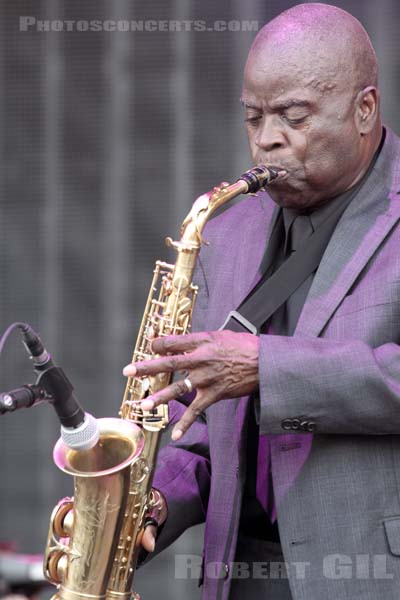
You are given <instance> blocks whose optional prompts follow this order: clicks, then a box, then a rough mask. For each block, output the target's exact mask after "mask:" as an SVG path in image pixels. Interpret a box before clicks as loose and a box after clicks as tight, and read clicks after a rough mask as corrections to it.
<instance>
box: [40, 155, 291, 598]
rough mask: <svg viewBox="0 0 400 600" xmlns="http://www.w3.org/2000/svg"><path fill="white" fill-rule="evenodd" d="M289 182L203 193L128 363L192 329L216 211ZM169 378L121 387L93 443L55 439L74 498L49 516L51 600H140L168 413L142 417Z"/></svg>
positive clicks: (265, 171)
mask: <svg viewBox="0 0 400 600" xmlns="http://www.w3.org/2000/svg"><path fill="white" fill-rule="evenodd" d="M285 174H286V172H285V171H283V170H282V169H278V168H276V167H266V166H264V165H260V166H257V167H254V168H253V169H250V170H249V171H246V173H244V174H243V175H242V176H241V177H240V178H239V179H238V180H237V181H236V182H235V183H233V184H228V183H225V182H224V183H222V184H220V185H219V186H218V187H215V188H213V189H212V190H211V191H209V192H207V193H205V194H203V195H202V196H200V197H199V198H197V200H196V201H195V202H194V204H193V207H192V209H191V211H190V212H189V214H188V215H187V217H186V218H185V220H184V221H183V224H182V227H181V237H180V240H179V241H173V240H172V239H171V238H167V240H166V243H167V245H169V246H171V247H173V248H174V249H175V251H176V253H177V257H176V262H175V264H168V263H165V262H162V261H157V262H156V266H155V269H154V276H153V281H152V283H151V288H150V293H149V296H148V299H147V302H146V306H145V311H144V316H143V319H142V323H141V326H140V329H139V334H138V338H137V342H136V346H135V350H134V353H133V357H132V362H137V361H142V360H151V359H153V358H155V357H156V355H155V354H154V353H153V352H152V349H151V343H152V340H154V338H156V337H158V336H165V335H180V334H185V333H188V332H189V330H190V325H191V319H192V313H193V307H194V304H195V299H196V295H197V290H198V288H197V286H196V285H195V284H194V283H193V281H192V279H193V273H194V268H195V264H196V260H197V257H198V254H199V251H200V248H201V245H202V243H203V239H202V231H203V228H204V226H205V224H206V223H207V221H208V219H209V218H210V217H211V215H212V214H213V213H214V211H215V210H217V209H218V208H219V207H220V206H222V205H223V204H225V203H226V202H228V201H229V200H231V199H233V198H235V197H236V196H238V195H239V194H247V193H256V192H257V191H258V190H260V189H261V188H262V187H264V186H266V185H269V184H270V183H271V182H273V181H274V180H278V179H280V178H282V177H283V176H284V175H285ZM170 379H171V375H170V374H169V373H164V374H158V375H156V376H154V377H134V378H133V377H130V378H128V381H127V385H126V389H125V394H124V397H123V400H122V405H121V408H120V412H119V416H120V418H119V419H118V418H115V419H99V421H98V423H99V430H100V439H99V441H98V443H97V445H96V446H95V447H94V448H91V449H90V450H81V451H77V450H74V449H71V448H69V447H68V446H66V444H65V443H64V442H63V441H62V439H60V440H59V441H58V442H57V444H56V446H55V448H54V453H53V456H54V461H55V463H56V465H57V466H58V467H59V468H60V469H61V470H63V471H65V472H66V473H68V474H70V475H73V477H74V497H73V498H64V499H62V500H61V501H60V502H59V503H58V505H57V506H56V507H55V509H54V511H53V514H52V516H51V521H50V528H49V533H48V538H47V545H46V549H45V557H44V573H45V576H46V578H47V579H48V581H50V582H51V583H53V584H54V585H56V586H57V591H56V593H55V595H54V596H53V599H54V600H103V599H104V600H131V599H132V600H138V599H139V598H140V596H139V595H138V594H137V593H135V592H133V591H132V586H133V578H134V573H135V569H136V565H137V561H138V555H139V551H140V547H141V538H142V535H143V531H144V520H145V517H146V514H148V513H149V511H151V510H154V508H156V505H157V502H158V501H159V494H157V491H156V490H152V488H151V485H152V478H153V473H154V468H155V464H156V459H157V453H158V449H159V444H160V437H161V436H160V434H161V432H162V430H163V429H164V428H165V427H166V425H167V424H168V406H167V405H160V406H157V407H156V408H154V409H153V410H151V411H145V410H143V409H142V408H141V401H142V400H143V399H144V398H146V396H148V395H150V394H153V393H155V392H156V391H158V390H160V389H162V388H164V387H166V386H167V385H168V384H169V382H170Z"/></svg>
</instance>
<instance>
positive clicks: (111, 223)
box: [0, 0, 400, 600]
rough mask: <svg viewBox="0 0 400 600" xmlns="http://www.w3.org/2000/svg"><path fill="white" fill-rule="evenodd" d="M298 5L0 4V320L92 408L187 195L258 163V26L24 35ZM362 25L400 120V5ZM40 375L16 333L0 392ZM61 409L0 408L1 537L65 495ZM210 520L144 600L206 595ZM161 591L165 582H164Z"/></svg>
mask: <svg viewBox="0 0 400 600" xmlns="http://www.w3.org/2000/svg"><path fill="white" fill-rule="evenodd" d="M294 4H295V2H284V1H279V2H277V1H268V0H263V1H261V0H246V1H244V0H242V1H241V2H240V1H239V0H221V1H219V2H211V1H209V2H207V3H206V2H201V3H200V2H195V0H186V1H184V0H175V1H172V0H170V1H165V0H153V1H152V2H149V1H148V2H145V1H143V0H140V1H129V0H112V1H111V0H108V1H107V0H98V1H94V0H86V1H85V2H80V1H76V0H68V1H66V2H62V1H61V0H47V1H46V0H38V1H36V2H33V1H18V0H12V1H11V0H6V1H4V0H2V1H1V3H0V27H1V36H0V43H1V46H2V48H1V53H0V69H1V71H0V78H1V88H0V127H1V138H0V139H1V161H0V169H1V176H0V182H1V183H0V185H1V203H0V285H1V294H0V328H1V329H2V330H3V329H5V328H6V326H7V325H8V324H9V323H11V322H12V321H15V320H24V321H28V322H29V323H31V324H32V325H33V326H34V327H35V328H36V329H37V330H38V331H39V332H40V333H41V335H42V337H43V339H44V341H45V343H46V345H47V347H48V348H49V349H50V350H51V352H52V353H53V356H54V358H55V359H56V361H57V362H58V363H59V364H60V365H62V366H63V368H64V369H65V371H66V372H67V373H68V375H69V377H70V379H71V380H72V381H73V383H74V385H75V389H76V393H77V395H78V397H79V398H80V399H81V401H82V403H84V405H85V407H86V408H87V410H89V411H91V412H93V413H95V414H96V415H97V416H99V417H100V416H114V415H116V413H117V410H118V407H119V404H120V401H121V398H122V393H123V387H124V381H123V377H122V375H121V369H122V366H123V365H124V364H126V363H127V362H129V359H130V356H131V354H132V349H133V346H134V342H135V338H136V331H137V327H138V324H139V321H140V319H141V316H142V313H143V309H144V302H145V298H146V296H147V292H148V287H149V284H150V279H151V272H152V269H153V263H154V260H155V259H157V258H160V259H163V260H165V259H166V258H167V257H168V253H167V251H166V249H165V247H164V242H163V240H164V237H165V235H170V234H172V235H174V236H176V235H177V232H178V227H179V224H180V222H181V221H182V220H183V218H184V216H185V214H186V213H187V212H188V210H189V208H190V205H191V203H192V201H193V200H194V198H195V197H196V196H197V195H199V194H200V193H202V192H204V191H206V190H208V189H210V188H211V187H212V186H213V185H215V184H217V183H218V182H220V181H221V180H224V179H225V180H228V181H232V180H233V179H234V178H235V177H236V176H238V175H239V174H240V173H241V172H242V171H243V170H245V169H247V168H249V167H250V166H251V165H250V160H249V157H248V153H247V145H246V140H245V136H244V127H243V124H242V121H243V117H242V114H241V109H240V106H239V102H238V99H239V96H240V91H241V73H242V68H243V65H244V61H245V58H246V53H247V50H248V48H249V46H250V43H251V40H252V39H253V37H254V35H255V33H254V32H246V31H236V32H229V31H228V32H175V33H173V32H170V33H169V32H162V31H155V32H135V33H133V32H114V33H113V32H77V31H74V32H53V33H46V32H37V31H35V30H31V31H28V32H21V31H19V17H20V16H34V17H36V18H37V19H61V20H64V19H72V20H78V19H100V20H103V19H107V18H110V19H125V20H130V19H134V20H141V19H155V20H162V19H167V20H170V19H177V20H183V19H187V20H194V19H202V20H205V21H207V24H211V25H212V23H213V22H214V21H215V20H216V19H222V20H226V21H229V20H240V21H241V20H247V21H251V20H256V21H258V23H259V26H260V27H261V26H262V24H263V23H265V22H266V21H267V20H269V19H270V18H272V17H273V16H275V15H276V14H278V13H279V12H280V11H281V10H283V9H285V8H288V7H290V6H292V5H294ZM337 5H338V6H341V7H343V8H346V9H348V10H349V11H350V12H352V13H353V14H354V15H355V16H357V17H358V18H360V20H361V21H362V22H363V23H364V25H365V26H366V28H367V30H368V31H369V33H370V35H371V37H372V40H373V43H374V45H375V48H376V50H377V53H378V57H379V60H380V65H381V89H382V95H383V112H384V118H385V121H386V123H387V124H389V125H390V126H391V127H392V128H393V129H395V130H397V131H398V132H399V131H400V127H399V118H398V114H397V113H398V111H397V95H398V90H399V87H400V71H399V58H398V57H399V46H400V39H399V36H398V31H397V28H398V27H397V26H398V20H399V17H400V4H399V3H398V2H396V1H395V0H382V1H381V2H379V3H377V2H375V0H368V1H363V2H361V1H358V2H355V1H341V2H337ZM33 381H34V375H33V372H32V370H31V367H30V364H29V361H28V359H27V356H26V354H25V351H24V350H23V347H22V345H21V343H20V340H19V337H18V334H14V335H13V337H12V338H11V339H10V340H9V342H8V344H7V345H6V349H5V351H4V353H3V355H2V357H1V362H0V389H1V390H7V389H10V388H12V387H16V386H18V385H20V384H22V383H28V382H33ZM57 437H58V426H57V422H56V418H55V415H54V414H53V412H52V410H51V408H50V407H46V406H40V407H38V408H36V409H34V410H30V411H28V410H27V411H21V412H20V413H18V414H17V413H15V414H12V415H7V416H4V417H2V418H1V420H0V478H1V495H0V542H1V541H6V540H8V541H14V542H15V544H16V547H17V548H18V550H19V551H21V552H41V551H42V548H43V545H44V540H45V536H46V534H47V527H48V520H49V515H50V512H51V509H52V507H53V505H54V503H55V501H56V500H57V499H58V498H59V497H61V496H63V495H67V494H69V493H71V491H72V486H71V481H70V480H69V479H68V477H67V476H64V475H61V474H59V473H58V472H57V470H56V468H55V467H54V465H53V463H52V458H51V453H52V447H53V444H54V442H55V441H56V439H57ZM201 535H202V529H201V527H198V528H195V529H194V530H193V531H191V532H188V533H187V534H185V536H183V538H181V540H180V541H179V542H178V543H177V544H175V545H174V546H173V547H172V548H171V549H170V550H169V551H166V552H165V553H164V554H163V555H162V556H161V557H159V558H157V559H156V560H155V561H154V562H153V563H152V564H150V565H148V566H146V567H144V569H143V570H141V571H140V572H139V573H138V575H137V578H136V586H135V587H136V588H137V589H138V591H140V592H141V593H142V597H143V598H144V600H152V599H153V598H154V599H155V598H158V597H159V595H160V589H162V595H163V597H164V598H175V599H177V600H179V599H180V598H182V599H184V598H185V599H186V598H188V597H190V598H197V597H199V592H198V591H197V587H196V582H195V581H190V580H179V579H177V578H176V577H175V576H174V566H175V555H176V554H185V553H193V554H199V553H200V551H201ZM161 586H162V588H161Z"/></svg>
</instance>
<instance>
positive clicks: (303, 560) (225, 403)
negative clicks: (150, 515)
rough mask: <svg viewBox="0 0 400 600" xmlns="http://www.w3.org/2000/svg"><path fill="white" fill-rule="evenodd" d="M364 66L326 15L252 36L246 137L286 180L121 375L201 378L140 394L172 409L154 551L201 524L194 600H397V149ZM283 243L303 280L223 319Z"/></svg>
mask: <svg viewBox="0 0 400 600" xmlns="http://www.w3.org/2000/svg"><path fill="white" fill-rule="evenodd" d="M377 72H378V68H377V62H376V57H375V53H374V50H373V48H372V45H371V42H370V40H369V38H368V35H367V33H366V32H365V30H364V29H363V27H362V26H361V24H360V23H359V22H358V21H357V20H356V19H355V18H353V17H352V16H351V15H350V14H348V13H346V12H345V11H343V10H341V9H339V8H336V7H333V6H329V5H324V4H302V5H299V6H295V7H293V8H291V9H289V10H288V11H286V12H284V13H282V14H281V15H280V16H278V17H277V18H276V19H274V20H273V21H272V22H270V23H269V24H268V25H266V26H265V27H264V28H263V29H262V30H261V31H260V32H259V34H258V35H257V37H256V39H255V41H254V43H253V46H252V48H251V50H250V54H249V57H248V60H247V64H246V68H245V73H244V83H243V92H242V103H243V106H244V109H245V113H246V125H247V131H248V137H249V143H250V149H251V154H252V158H253V161H254V163H255V164H267V165H275V166H277V167H281V168H282V169H284V170H286V171H287V175H286V176H285V177H284V178H283V179H282V180H280V181H278V182H276V183H275V184H274V185H272V186H271V187H270V188H268V192H261V193H259V194H257V195H256V196H255V197H254V196H253V197H248V198H247V199H245V200H243V201H242V202H240V203H238V204H237V205H235V206H234V207H232V208H230V209H229V210H227V211H226V212H224V213H223V214H222V215H220V216H218V217H216V218H215V219H213V220H212V221H211V222H210V223H209V224H208V226H207V227H206V231H205V238H206V239H207V240H208V242H209V245H208V246H205V247H204V249H203V250H202V252H201V255H200V261H199V268H198V271H197V282H198V283H199V284H200V286H201V292H200V296H199V302H198V304H197V308H196V314H195V319H194V330H195V331H196V332H200V333H193V334H190V335H187V336H181V337H174V338H164V339H159V340H156V341H155V342H154V344H153V348H154V351H155V352H157V353H159V354H160V355H161V357H160V358H159V359H156V360H154V361H150V362H144V363H138V364H135V365H129V366H127V367H126V368H125V370H124V373H125V374H126V375H134V374H135V373H136V374H138V375H143V374H155V373H157V372H165V371H186V372H187V379H189V381H190V382H191V384H192V385H193V388H196V390H197V394H196V397H195V399H194V400H193V401H192V402H191V404H190V405H189V406H188V408H186V407H185V406H183V405H182V404H181V403H180V402H178V401H176V400H174V399H175V398H177V397H179V396H180V395H181V394H182V382H175V383H172V384H171V385H170V386H168V387H167V388H165V389H164V390H162V391H160V392H158V393H157V394H155V395H153V396H151V397H150V398H147V399H146V400H145V401H143V403H142V404H143V407H144V408H147V409H148V408H151V407H152V406H155V405H157V404H159V403H162V402H170V405H171V412H172V416H173V418H172V420H173V422H174V426H173V430H172V439H173V441H172V443H170V444H169V446H167V447H166V448H165V449H164V450H163V451H162V453H161V455H160V458H159V464H158V468H157V470H156V473H155V478H154V487H156V488H157V489H158V490H160V492H161V493H162V496H163V498H164V500H165V502H164V507H163V511H162V514H161V518H160V525H161V524H162V527H160V530H159V535H158V536H157V543H156V551H159V550H161V549H162V548H164V547H165V546H166V545H168V544H169V543H171V542H172V541H173V540H174V539H176V538H177V536H179V535H180V534H181V533H182V532H183V531H184V530H185V529H186V528H187V527H189V526H191V525H193V524H196V523H200V522H202V521H204V520H205V521H206V531H205V541H204V581H203V585H204V587H203V597H204V598H205V599H206V600H214V599H217V598H218V599H224V600H225V599H228V598H230V599H232V598H239V597H240V598H264V597H265V598H272V599H273V598H276V599H287V598H293V599H294V600H320V599H321V598H330V599H335V600H337V599H339V598H340V599H341V600H354V598H362V599H363V600H376V599H377V598H384V599H385V600H397V599H398V595H399V585H400V579H399V578H400V562H399V561H400V435H399V433H400V349H399V346H398V344H399V342H400V302H399V297H400V296H399V294H400V290H399V287H400V258H399V256H400V254H399V247H400V245H399V244H400V227H399V222H400V196H399V195H398V194H399V193H400V174H399V165H400V142H399V139H398V138H397V137H396V136H395V135H394V134H393V133H392V132H391V131H390V130H388V129H384V128H383V127H382V124H381V119H380V113H379V93H378V89H377ZM327 223H328V224H330V225H329V227H328V226H327ZM316 236H318V237H319V239H320V241H321V240H322V250H321V248H320V249H319V250H318V249H316V245H315V244H314V243H313V240H314V239H315V237H316ZM313 244H314V245H313ZM313 248H314V249H313ZM296 251H298V253H297V255H296V261H297V262H296V270H297V271H301V273H302V274H303V278H302V280H301V282H300V283H299V285H298V286H297V287H296V289H294V290H291V293H290V295H289V296H288V297H287V298H284V299H283V302H282V304H281V306H280V307H279V309H277V310H276V311H275V312H274V314H273V315H272V316H271V317H270V318H268V319H267V321H266V323H264V325H263V326H262V328H261V334H260V335H259V336H255V335H252V334H250V333H246V332H237V331H229V330H224V331H218V330H219V329H220V327H221V326H222V325H223V323H224V321H225V319H226V315H227V314H228V313H229V311H231V310H233V309H236V308H237V307H238V306H239V305H240V303H241V302H242V301H243V300H244V298H246V296H248V294H249V293H250V292H251V290H252V289H253V288H254V286H255V285H256V283H257V282H258V281H259V280H260V279H264V280H267V279H268V278H269V277H270V276H271V274H272V273H274V274H277V273H278V271H279V269H280V267H281V265H284V264H285V263H286V261H287V260H289V257H290V258H291V257H292V256H293V253H295V254H296ZM310 261H311V262H310ZM305 263H309V264H305ZM310 264H311V267H310ZM312 265H314V266H312ZM276 293H277V294H279V290H277V291H276ZM266 317H267V315H266ZM202 332H208V333H202ZM164 355H165V356H164ZM202 414H205V415H206V418H205V419H202V418H201V415H202ZM154 533H155V529H154V528H153V527H148V528H147V530H146V534H145V537H144V541H143V545H144V547H145V548H146V549H147V550H152V549H153V544H154V539H153V538H152V536H153V534H154ZM282 561H285V562H286V569H287V574H285V573H284V572H283V569H282ZM238 563H240V565H239V566H238ZM239 567H240V568H239Z"/></svg>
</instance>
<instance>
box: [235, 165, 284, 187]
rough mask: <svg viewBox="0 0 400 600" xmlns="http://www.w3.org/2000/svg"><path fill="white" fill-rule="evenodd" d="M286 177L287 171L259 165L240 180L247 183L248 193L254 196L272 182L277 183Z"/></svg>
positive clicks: (244, 174)
mask: <svg viewBox="0 0 400 600" xmlns="http://www.w3.org/2000/svg"><path fill="white" fill-rule="evenodd" d="M285 175H287V171H285V170H284V169H281V168H280V167H267V166H265V165H258V166H257V167H253V169H250V170H249V171H246V172H245V173H243V175H241V176H240V177H239V179H241V180H243V181H245V182H246V183H247V186H248V188H247V192H246V193H253V194H254V193H255V192H258V190H260V189H261V188H262V187H264V186H265V185H269V184H270V183H271V182H272V181H276V180H277V179H282V177H284V176H285Z"/></svg>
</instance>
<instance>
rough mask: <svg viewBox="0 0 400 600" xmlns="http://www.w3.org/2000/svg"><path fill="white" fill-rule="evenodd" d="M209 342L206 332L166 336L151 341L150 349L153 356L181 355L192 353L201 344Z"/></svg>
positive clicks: (209, 338) (209, 337) (208, 335)
mask: <svg viewBox="0 0 400 600" xmlns="http://www.w3.org/2000/svg"><path fill="white" fill-rule="evenodd" d="M210 341H211V335H210V334H209V333H208V332H204V331H203V332H199V333H188V334H186V335H167V336H162V337H158V338H156V339H155V340H153V342H152V344H151V348H152V350H153V352H154V353H155V354H167V353H173V354H181V353H182V354H183V353H184V352H192V351H193V350H196V348H198V347H199V346H200V345H201V344H205V343H207V342H210Z"/></svg>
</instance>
